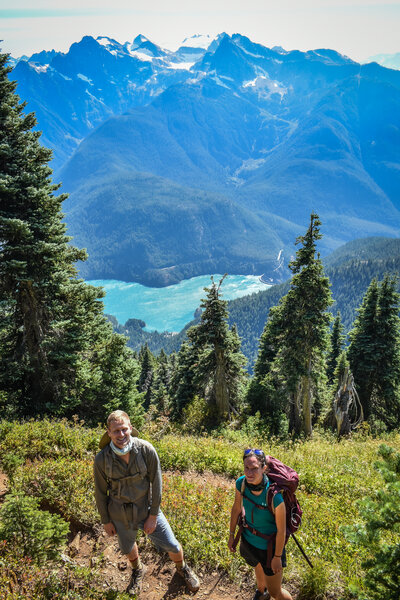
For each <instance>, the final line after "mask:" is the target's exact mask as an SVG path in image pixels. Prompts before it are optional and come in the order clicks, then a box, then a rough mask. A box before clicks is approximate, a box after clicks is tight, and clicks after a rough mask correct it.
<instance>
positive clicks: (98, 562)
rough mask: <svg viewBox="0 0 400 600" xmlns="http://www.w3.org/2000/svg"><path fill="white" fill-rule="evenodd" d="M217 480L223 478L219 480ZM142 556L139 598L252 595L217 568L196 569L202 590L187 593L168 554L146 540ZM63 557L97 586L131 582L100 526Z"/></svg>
mask: <svg viewBox="0 0 400 600" xmlns="http://www.w3.org/2000/svg"><path fill="white" fill-rule="evenodd" d="M187 477H188V478H189V479H190V478H191V477H194V474H190V473H188V474H187ZM202 477H203V478H204V480H205V481H206V480H207V484H210V485H212V484H214V485H216V484H217V483H218V485H229V483H228V481H227V480H226V479H225V480H224V478H222V477H221V478H219V477H218V476H215V475H213V474H211V473H210V474H209V475H204V476H202ZM208 479H209V481H208ZM217 479H218V480H219V479H221V480H220V481H218V482H217V481H216V480H217ZM6 493H7V477H6V476H5V475H4V473H1V472H0V503H1V502H2V501H3V500H4V498H5V495H6ZM141 558H142V561H143V563H144V564H145V565H146V567H147V572H146V575H145V580H144V582H143V588H142V592H141V594H140V600H189V599H190V598H192V599H194V598H195V599H196V600H206V599H212V600H228V599H239V598H251V597H252V592H253V584H252V583H249V585H248V586H246V588H245V589H243V590H241V589H240V587H239V585H238V584H233V583H232V582H231V581H230V580H229V579H228V578H227V576H226V575H224V574H221V573H219V572H217V571H213V572H211V573H206V572H204V571H199V572H197V574H198V576H199V578H200V582H201V587H200V590H199V591H198V592H196V593H191V592H188V591H187V590H186V587H185V584H184V583H183V581H182V579H181V578H180V577H179V576H178V575H177V574H176V573H175V567H174V565H173V563H172V562H171V561H170V560H169V559H168V556H167V555H159V554H157V553H156V552H155V551H154V550H153V548H152V546H151V543H150V542H145V544H144V547H143V543H142V544H141ZM64 560H65V561H68V562H69V561H71V562H73V563H75V564H77V565H79V566H84V567H90V568H92V569H93V584H94V586H96V587H100V588H101V587H103V588H104V589H105V590H108V589H110V588H111V589H113V590H118V591H119V592H124V591H125V589H126V587H127V585H128V583H129V578H130V567H128V566H127V561H126V558H125V557H124V556H123V555H122V554H121V552H120V550H119V548H118V542H117V540H116V538H109V537H108V536H107V535H106V534H105V533H104V532H103V530H102V528H100V527H99V528H98V529H97V531H95V532H93V533H77V534H76V535H75V537H74V538H73V539H71V540H70V542H69V544H68V548H67V550H66V552H65V554H64Z"/></svg>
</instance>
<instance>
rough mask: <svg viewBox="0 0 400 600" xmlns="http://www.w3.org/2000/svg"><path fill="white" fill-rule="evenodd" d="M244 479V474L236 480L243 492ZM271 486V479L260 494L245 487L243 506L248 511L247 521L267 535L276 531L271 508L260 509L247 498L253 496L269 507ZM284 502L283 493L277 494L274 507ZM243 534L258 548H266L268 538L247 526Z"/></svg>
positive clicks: (252, 497)
mask: <svg viewBox="0 0 400 600" xmlns="http://www.w3.org/2000/svg"><path fill="white" fill-rule="evenodd" d="M243 480H244V475H242V476H241V477H239V479H237V480H236V489H237V490H238V491H239V492H241V490H242V483H243ZM268 488H269V481H268V482H267V485H266V486H265V488H264V489H263V491H262V492H261V494H260V495H259V496H256V495H255V494H252V493H251V491H250V490H249V488H248V487H245V488H244V495H243V507H244V511H245V513H246V521H247V522H248V523H249V525H252V526H253V527H254V528H255V529H257V531H260V532H261V533H265V534H266V535H270V534H271V533H276V531H277V529H276V523H275V517H274V515H273V514H272V512H271V511H270V510H262V509H258V508H257V506H254V504H253V503H252V502H250V501H249V500H248V499H247V498H249V497H250V498H251V499H252V500H253V502H256V503H257V504H260V505H261V506H265V507H267V506H268V504H267V493H268ZM282 502H283V498H282V494H275V496H274V499H273V504H274V508H276V507H277V506H279V504H281V503H282ZM243 536H244V537H245V539H246V540H247V541H248V542H249V543H250V544H251V545H252V546H255V547H256V548H260V549H261V550H266V549H267V546H268V540H264V539H263V538H261V537H258V536H256V535H253V534H252V533H250V532H249V531H248V530H247V529H246V528H245V529H243Z"/></svg>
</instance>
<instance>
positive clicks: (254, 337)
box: [110, 237, 400, 370]
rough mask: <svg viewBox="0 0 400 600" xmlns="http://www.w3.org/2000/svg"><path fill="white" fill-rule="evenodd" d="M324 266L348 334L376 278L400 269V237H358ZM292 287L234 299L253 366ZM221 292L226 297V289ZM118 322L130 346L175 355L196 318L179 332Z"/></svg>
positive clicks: (231, 314) (233, 313)
mask: <svg viewBox="0 0 400 600" xmlns="http://www.w3.org/2000/svg"><path fill="white" fill-rule="evenodd" d="M323 264H324V267H325V273H326V275H327V276H328V277H329V281H330V283H331V289H332V297H333V300H334V303H333V305H332V306H331V307H330V311H331V312H332V313H333V314H335V313H336V312H337V311H340V314H341V319H342V323H343V326H344V329H345V332H346V333H347V332H348V331H349V330H350V329H351V327H352V325H353V322H354V319H355V317H356V311H357V309H358V308H359V306H360V304H361V300H362V297H363V295H364V294H365V292H366V290H367V288H368V286H369V284H370V282H371V280H372V279H373V278H377V279H378V280H382V279H383V277H384V275H385V273H393V274H396V273H399V272H400V240H399V239H396V238H379V237H373V238H361V239H359V240H354V241H352V242H348V243H347V244H344V245H343V246H341V247H340V248H338V249H337V250H335V251H334V252H332V253H331V254H329V255H328V256H327V257H326V258H324V259H323ZM288 275H289V273H288ZM288 289H289V280H287V281H286V282H285V283H282V284H278V285H274V286H273V287H271V288H268V289H267V290H265V291H261V292H257V293H255V294H252V295H250V296H244V297H242V298H238V299H236V300H231V301H229V302H228V321H229V323H230V325H233V324H236V326H237V328H238V333H239V336H240V338H241V348H242V351H243V353H244V355H245V356H246V358H247V360H248V368H249V369H250V370H252V367H253V365H254V361H255V358H256V356H257V350H258V344H259V339H260V335H261V333H262V331H263V328H264V326H265V323H266V321H267V318H268V313H269V309H270V308H271V307H273V306H275V305H276V304H278V302H279V300H280V298H281V297H282V296H284V295H285V294H286V293H287V291H288ZM221 293H222V296H223V287H222V290H221ZM110 318H111V317H110ZM112 323H113V326H114V328H115V330H116V331H118V332H119V333H122V334H124V335H126V336H127V337H128V339H129V341H128V344H129V346H130V347H131V348H133V349H134V350H137V351H138V350H139V349H140V347H141V346H142V345H143V344H148V346H149V348H150V350H151V351H152V352H154V353H156V354H157V353H159V352H160V350H161V349H162V348H163V349H164V350H165V352H167V353H168V354H170V353H171V352H177V351H178V350H179V348H180V346H181V344H182V341H183V340H184V339H185V336H186V331H187V328H188V327H189V326H190V325H193V324H194V323H195V321H193V322H191V323H188V325H187V326H186V327H185V329H183V330H182V331H181V332H180V333H179V334H177V335H172V334H170V333H167V332H148V331H145V330H144V329H143V328H144V327H145V324H144V323H143V322H140V321H138V320H137V319H134V318H133V319H130V320H129V321H128V322H127V323H125V324H124V325H123V324H119V323H117V322H116V320H115V319H114V318H112Z"/></svg>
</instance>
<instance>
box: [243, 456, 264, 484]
mask: <svg viewBox="0 0 400 600" xmlns="http://www.w3.org/2000/svg"><path fill="white" fill-rule="evenodd" d="M243 466H244V476H245V477H246V481H247V482H248V483H252V484H253V485H258V484H259V483H261V481H262V478H263V474H264V471H265V466H262V465H261V463H260V462H259V461H258V460H257V458H256V457H255V456H249V457H248V458H245V459H244V461H243Z"/></svg>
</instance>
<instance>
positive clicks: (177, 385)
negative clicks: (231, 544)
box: [170, 340, 199, 420]
mask: <svg viewBox="0 0 400 600" xmlns="http://www.w3.org/2000/svg"><path fill="white" fill-rule="evenodd" d="M198 360H199V357H198V352H197V350H196V349H195V348H192V347H191V346H190V345H189V342H188V341H187V340H184V341H183V343H182V345H181V347H180V349H179V352H178V354H177V357H176V360H175V361H174V362H175V368H174V369H173V371H172V376H171V383H170V395H171V401H172V416H173V418H174V419H175V420H178V419H179V418H180V417H181V415H182V410H183V409H184V408H185V406H186V405H187V404H189V403H190V402H191V401H192V400H193V398H194V397H195V395H196V393H197V390H198V387H197V385H196V384H195V372H196V367H197V365H198Z"/></svg>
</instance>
